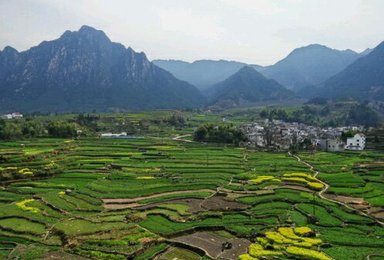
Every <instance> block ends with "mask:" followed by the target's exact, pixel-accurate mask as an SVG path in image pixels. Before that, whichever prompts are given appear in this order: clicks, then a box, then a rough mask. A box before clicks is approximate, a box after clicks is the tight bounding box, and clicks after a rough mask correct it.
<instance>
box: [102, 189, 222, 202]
mask: <svg viewBox="0 0 384 260" xmlns="http://www.w3.org/2000/svg"><path fill="white" fill-rule="evenodd" d="M193 192H216V191H215V190H211V189H200V190H179V191H169V192H163V193H158V194H152V195H147V196H141V197H135V198H120V199H108V198H106V199H101V200H102V201H103V203H104V204H133V203H135V202H138V201H141V200H145V199H154V198H158V197H162V196H167V195H178V194H183V193H193Z"/></svg>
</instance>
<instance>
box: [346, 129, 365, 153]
mask: <svg viewBox="0 0 384 260" xmlns="http://www.w3.org/2000/svg"><path fill="white" fill-rule="evenodd" d="M364 148H365V135H364V134H361V133H358V134H355V135H354V136H353V137H350V138H347V144H346V145H345V149H347V150H357V151H361V150H364Z"/></svg>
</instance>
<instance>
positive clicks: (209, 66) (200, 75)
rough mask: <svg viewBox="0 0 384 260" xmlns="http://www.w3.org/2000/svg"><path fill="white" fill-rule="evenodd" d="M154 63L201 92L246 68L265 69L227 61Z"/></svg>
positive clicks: (155, 61) (154, 61) (170, 61)
mask: <svg viewBox="0 0 384 260" xmlns="http://www.w3.org/2000/svg"><path fill="white" fill-rule="evenodd" d="M152 62H153V63H154V64H155V65H157V66H159V67H160V68H163V69H165V70H167V71H169V72H171V73H172V74H173V75H174V76H175V77H176V78H178V79H181V80H185V81H187V82H189V83H191V84H192V85H194V86H196V87H197V88H199V89H200V90H206V89H207V88H209V87H211V86H213V85H214V84H216V83H218V82H220V81H223V80H225V79H226V78H228V77H229V76H231V75H232V74H234V73H236V72H237V71H238V70H239V69H241V68H242V67H244V66H252V67H253V68H255V69H256V70H261V69H262V68H263V67H261V66H258V65H249V64H246V63H242V62H237V61H227V60H197V61H194V62H192V63H189V62H185V61H179V60H153V61H152Z"/></svg>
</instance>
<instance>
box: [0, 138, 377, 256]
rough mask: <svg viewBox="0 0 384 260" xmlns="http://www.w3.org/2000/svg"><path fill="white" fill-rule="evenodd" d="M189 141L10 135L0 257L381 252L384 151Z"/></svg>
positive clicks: (2, 146)
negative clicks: (268, 148)
mask: <svg viewBox="0 0 384 260" xmlns="http://www.w3.org/2000/svg"><path fill="white" fill-rule="evenodd" d="M182 140H183V139H176V140H175V139H172V138H171V137H169V138H164V137H161V138H159V137H157V138H156V137H145V138H137V139H108V138H105V139H104V138H81V139H79V140H67V139H49V138H41V139H30V140H23V141H12V142H11V141H9V142H1V143H0V160H1V162H0V163H1V165H0V167H1V168H0V173H1V180H2V181H1V184H2V185H1V189H0V259H7V258H8V259H14V258H18V259H54V258H56V259H175V258H177V259H237V258H239V259H275V258H277V259H383V258H384V249H383V248H384V227H383V222H384V157H383V154H382V153H380V152H378V151H364V152H343V153H322V152H316V153H309V152H308V153H300V154H297V155H295V156H298V157H295V156H293V155H291V154H288V153H283V152H262V151H254V150H248V149H246V148H239V147H233V146H230V145H227V146H225V145H215V144H203V143H195V142H183V141H182ZM301 160H302V161H301ZM312 167H313V168H312ZM42 172H44V173H47V172H49V173H50V174H48V175H47V174H45V175H42V174H41V173H42Z"/></svg>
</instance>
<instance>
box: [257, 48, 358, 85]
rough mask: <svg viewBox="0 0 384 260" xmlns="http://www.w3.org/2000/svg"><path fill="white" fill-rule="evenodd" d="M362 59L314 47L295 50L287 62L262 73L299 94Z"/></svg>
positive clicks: (349, 51)
mask: <svg viewBox="0 0 384 260" xmlns="http://www.w3.org/2000/svg"><path fill="white" fill-rule="evenodd" d="M360 57H361V55H360V54H358V53H356V52H354V51H351V50H345V51H340V50H335V49H330V48H328V47H326V46H323V45H319V44H312V45H308V46H306V47H301V48H297V49H295V50H293V51H292V52H291V53H290V54H289V55H288V56H287V57H286V58H284V59H282V60H281V61H279V62H277V63H276V64H274V65H272V66H269V67H266V68H265V70H263V71H262V73H263V74H264V75H265V76H266V77H268V78H271V79H274V80H276V81H277V82H279V83H280V84H281V85H283V86H285V87H287V88H288V89H292V90H294V91H297V90H298V89H301V88H303V87H307V86H315V85H317V84H319V83H322V82H323V81H324V80H327V79H328V78H330V77H331V76H333V75H335V74H337V73H339V72H340V71H342V70H343V69H344V68H346V67H347V66H348V65H350V64H351V63H352V62H354V61H355V60H357V59H358V58H360Z"/></svg>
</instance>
